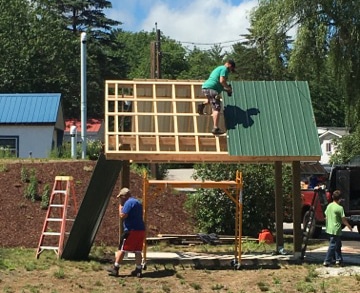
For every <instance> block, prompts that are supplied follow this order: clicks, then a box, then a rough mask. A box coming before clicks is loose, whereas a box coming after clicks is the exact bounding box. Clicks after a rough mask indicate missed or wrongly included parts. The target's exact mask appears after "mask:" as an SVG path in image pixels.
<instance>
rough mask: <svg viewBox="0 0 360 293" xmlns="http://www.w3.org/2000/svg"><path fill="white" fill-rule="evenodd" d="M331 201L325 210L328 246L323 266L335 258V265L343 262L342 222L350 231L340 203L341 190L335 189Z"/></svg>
mask: <svg viewBox="0 0 360 293" xmlns="http://www.w3.org/2000/svg"><path fill="white" fill-rule="evenodd" d="M332 199H333V201H332V202H331V203H330V204H329V205H328V206H327V208H326V210H325V217H326V233H328V234H329V236H330V239H329V248H328V251H327V253H326V257H325V260H324V266H326V267H327V266H329V265H330V264H331V261H332V260H333V259H335V264H336V265H341V264H342V262H343V258H342V254H341V246H342V243H341V230H342V227H341V226H342V224H344V225H345V226H346V227H348V228H349V229H350V231H352V227H351V226H350V224H349V222H348V221H347V219H346V218H345V212H344V208H343V207H342V206H341V205H340V199H341V192H340V190H335V191H334V192H333V194H332Z"/></svg>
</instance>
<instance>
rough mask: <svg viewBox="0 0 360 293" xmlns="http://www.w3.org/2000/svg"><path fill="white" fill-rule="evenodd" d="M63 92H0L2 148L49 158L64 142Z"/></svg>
mask: <svg viewBox="0 0 360 293" xmlns="http://www.w3.org/2000/svg"><path fill="white" fill-rule="evenodd" d="M64 129H65V122H64V117H63V110H62V106H61V94H59V93H54V94H53V93H49V94H0V148H1V147H2V148H3V149H4V148H5V149H10V151H11V152H12V153H13V154H14V155H15V156H17V157H20V158H27V157H33V158H46V157H48V156H49V153H50V152H51V150H52V149H53V148H54V147H57V146H59V145H61V144H62V138H63V134H64Z"/></svg>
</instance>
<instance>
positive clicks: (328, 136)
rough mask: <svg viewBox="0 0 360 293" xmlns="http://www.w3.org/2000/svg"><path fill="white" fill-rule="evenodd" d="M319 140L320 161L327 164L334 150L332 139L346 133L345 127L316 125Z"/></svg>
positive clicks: (347, 132)
mask: <svg viewBox="0 0 360 293" xmlns="http://www.w3.org/2000/svg"><path fill="white" fill-rule="evenodd" d="M318 134H319V140H320V145H321V150H322V156H321V160H320V163H321V164H329V160H330V157H331V155H332V154H333V153H334V152H335V145H334V140H335V139H337V138H341V137H343V136H344V135H348V134H349V131H348V130H347V128H345V127H328V128H327V127H318Z"/></svg>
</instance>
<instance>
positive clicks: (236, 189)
mask: <svg viewBox="0 0 360 293" xmlns="http://www.w3.org/2000/svg"><path fill="white" fill-rule="evenodd" d="M151 188H154V189H156V191H157V192H163V191H166V190H169V189H174V188H216V189H222V190H223V191H224V192H225V194H226V195H227V196H228V197H229V198H230V199H231V200H232V201H233V202H234V204H235V205H236V214H235V242H234V263H233V265H234V266H240V265H241V237H242V213H243V195H242V189H243V180H242V173H241V172H240V171H236V178H235V181H200V182H197V181H171V180H149V179H148V177H147V173H146V172H145V173H144V176H143V194H142V201H143V218H144V222H145V224H146V222H147V214H148V207H147V195H148V194H149V193H150V190H151ZM146 252H147V242H146V237H145V240H144V245H143V264H144V265H145V264H146Z"/></svg>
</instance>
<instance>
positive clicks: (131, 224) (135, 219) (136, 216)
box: [122, 197, 145, 231]
mask: <svg viewBox="0 0 360 293" xmlns="http://www.w3.org/2000/svg"><path fill="white" fill-rule="evenodd" d="M122 213H123V214H127V215H128V216H127V217H126V218H125V219H124V222H123V223H124V231H130V230H136V231H142V230H145V224H144V221H143V210H142V205H141V203H140V201H138V200H137V199H136V198H133V197H130V198H129V199H128V200H127V201H126V202H125V204H124V206H123V207H122Z"/></svg>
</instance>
